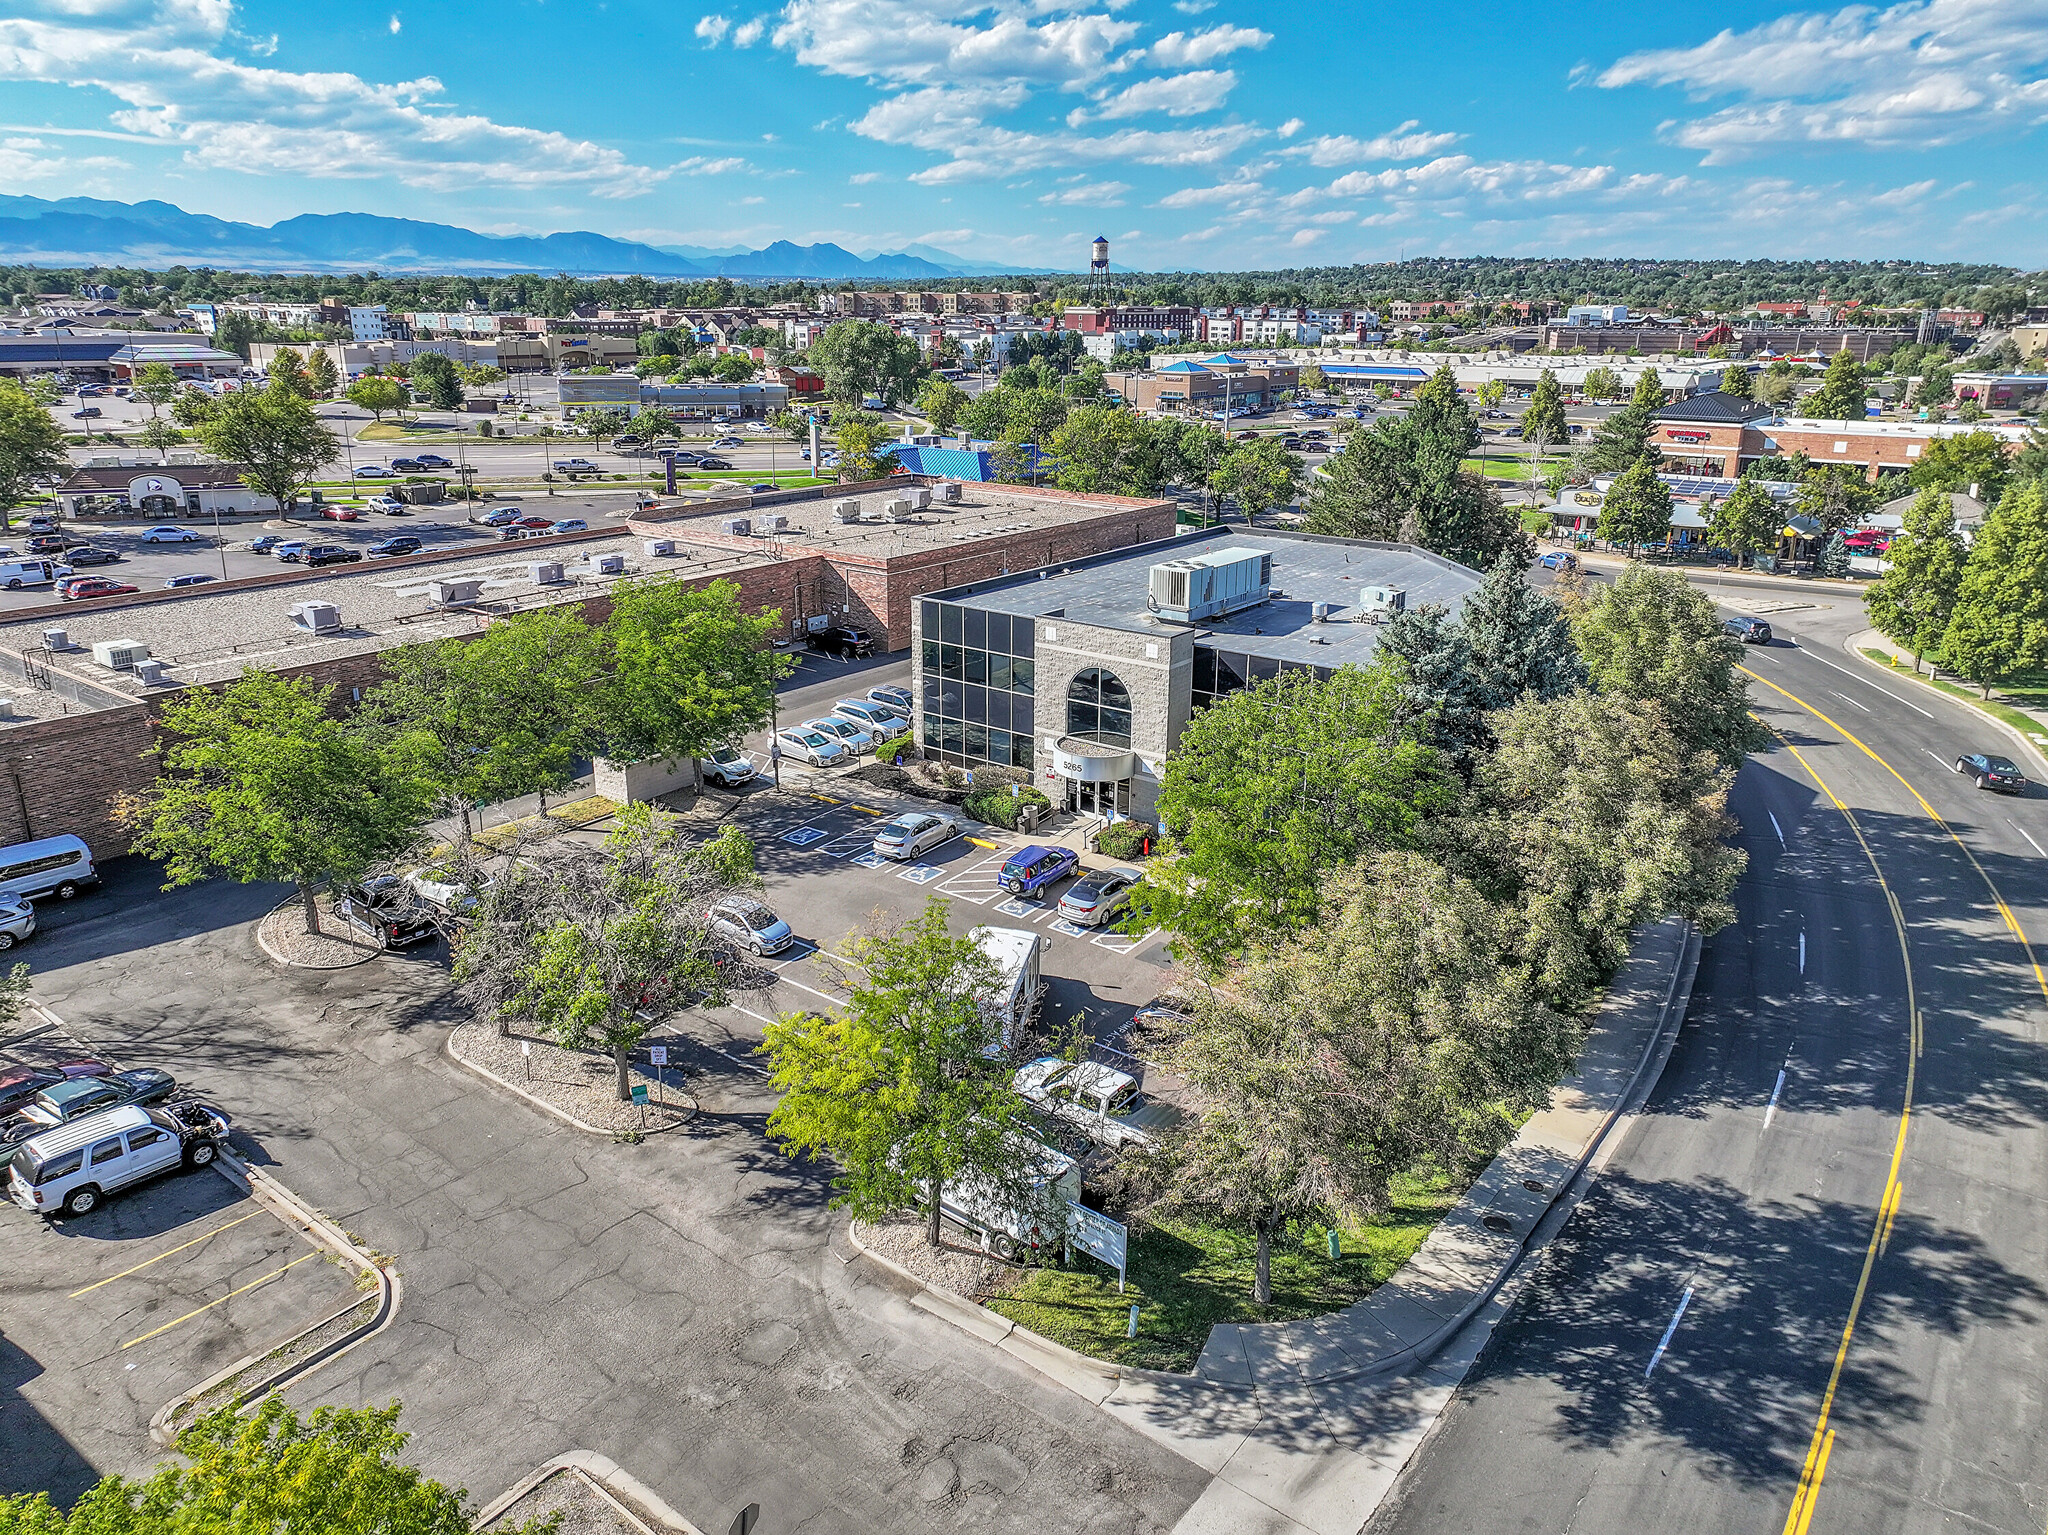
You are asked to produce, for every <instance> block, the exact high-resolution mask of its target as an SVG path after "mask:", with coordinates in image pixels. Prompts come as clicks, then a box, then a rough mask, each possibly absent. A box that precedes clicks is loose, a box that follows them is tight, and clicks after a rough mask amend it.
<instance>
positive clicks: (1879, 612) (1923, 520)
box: [1863, 490, 1965, 672]
mask: <svg viewBox="0 0 2048 1535" xmlns="http://www.w3.org/2000/svg"><path fill="white" fill-rule="evenodd" d="M1903 521H1904V526H1903V527H1902V528H1901V529H1900V531H1899V536H1898V537H1897V538H1895V539H1893V540H1892V541H1891V546H1890V547H1889V548H1887V549H1886V550H1885V556H1884V558H1885V571H1884V574H1883V575H1881V576H1879V577H1878V578H1877V580H1876V581H1874V582H1873V583H1872V584H1871V586H1870V589H1869V590H1868V591H1866V592H1865V593H1864V594H1863V609H1864V611H1865V612H1866V613H1867V614H1868V615H1869V616H1870V622H1871V624H1872V625H1873V626H1874V627H1875V628H1876V629H1877V632H1878V633H1880V634H1882V635H1884V636H1885V638H1887V639H1889V640H1893V641H1896V642H1897V643H1898V644H1901V645H1904V646H1905V647H1906V648H1907V649H1908V650H1910V651H1912V652H1913V669H1914V670H1915V671H1916V672H1917V671H1918V670H1919V669H1920V658H1921V657H1922V656H1923V655H1925V654H1926V653H1927V652H1928V651H1930V650H1939V649H1940V648H1941V639H1942V636H1943V635H1944V634H1946V633H1947V632H1948V624H1949V618H1950V617H1951V615H1953V614H1954V612H1955V605H1956V594H1957V591H1958V590H1959V589H1960V587H1961V586H1962V580H1963V562H1964V556H1965V551H1964V548H1963V541H1962V539H1961V538H1959V537H1958V536H1957V535H1956V517H1955V509H1954V507H1953V506H1952V505H1951V504H1950V502H1949V493H1948V492H1947V491H1942V490H1923V491H1921V492H1920V494H1919V495H1917V496H1915V497H1914V498H1913V504H1912V505H1911V506H1910V507H1908V508H1907V509H1906V515H1905V518H1904V519H1903Z"/></svg>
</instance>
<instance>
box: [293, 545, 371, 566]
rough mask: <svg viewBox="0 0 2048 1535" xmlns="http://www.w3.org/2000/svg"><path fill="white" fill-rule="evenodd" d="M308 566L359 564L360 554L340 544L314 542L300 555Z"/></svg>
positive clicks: (360, 560)
mask: <svg viewBox="0 0 2048 1535" xmlns="http://www.w3.org/2000/svg"><path fill="white" fill-rule="evenodd" d="M302 558H303V559H304V560H305V562H306V564H307V565H309V566H319V565H359V564H361V563H362V558H363V557H362V555H360V554H358V553H357V552H356V551H355V550H353V549H344V548H342V547H341V545H340V544H315V545H314V546H313V547H312V548H310V549H308V550H307V551H306V552H305V554H304V555H303V556H302Z"/></svg>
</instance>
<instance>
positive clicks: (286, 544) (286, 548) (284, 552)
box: [270, 538, 306, 564]
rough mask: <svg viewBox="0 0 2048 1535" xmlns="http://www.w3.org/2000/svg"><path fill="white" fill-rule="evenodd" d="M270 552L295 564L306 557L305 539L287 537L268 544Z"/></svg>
mask: <svg viewBox="0 0 2048 1535" xmlns="http://www.w3.org/2000/svg"><path fill="white" fill-rule="evenodd" d="M270 552H271V554H272V555H273V556H274V557H275V558H277V559H280V560H284V561H287V562H289V563H293V564H296V563H297V562H298V561H300V560H302V559H304V558H305V557H306V541H305V540H304V539H303V538H287V539H283V540H280V541H279V542H277V543H274V544H272V545H271V546H270Z"/></svg>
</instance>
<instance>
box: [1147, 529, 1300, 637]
mask: <svg viewBox="0 0 2048 1535" xmlns="http://www.w3.org/2000/svg"><path fill="white" fill-rule="evenodd" d="M1147 586H1148V591H1147V597H1146V606H1147V607H1149V608H1151V610H1152V611H1153V612H1154V613H1157V614H1158V615H1159V616H1160V617H1161V618H1164V619H1170V620H1172V621H1173V622H1175V623H1183V624H1198V623H1201V622H1203V621H1204V620H1206V619H1211V618H1218V617H1221V616H1222V615H1224V614H1226V613H1236V612H1239V611H1240V610H1242V609H1244V608H1251V607H1257V606H1258V605H1259V604H1260V603H1262V602H1264V601H1265V600H1266V598H1267V596H1268V595H1269V594H1270V593H1271V591H1272V587H1273V556H1272V555H1270V554H1268V553H1266V552H1265V551H1264V550H1263V549H1247V548H1231V549H1218V550H1216V551H1214V552H1213V553H1210V554H1197V555H1193V556H1190V557H1189V558H1187V559H1181V560H1168V561H1166V562H1164V563H1163V564H1159V565H1154V566H1153V567H1152V570H1151V574H1150V577H1149V579H1148V582H1147Z"/></svg>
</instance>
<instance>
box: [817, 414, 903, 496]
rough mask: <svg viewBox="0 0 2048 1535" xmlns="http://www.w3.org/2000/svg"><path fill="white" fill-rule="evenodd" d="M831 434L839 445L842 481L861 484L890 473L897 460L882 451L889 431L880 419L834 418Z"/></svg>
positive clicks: (845, 483)
mask: <svg viewBox="0 0 2048 1535" xmlns="http://www.w3.org/2000/svg"><path fill="white" fill-rule="evenodd" d="M832 436H833V440H834V441H835V442H836V444H837V445H838V448H839V480H840V483H841V484H844V485H860V484H864V483H866V482H867V481H869V480H880V479H886V478H887V477H888V475H889V473H890V470H891V466H892V465H893V464H894V463H895V462H896V460H895V458H894V456H893V455H890V456H885V455H884V454H883V452H882V449H883V448H884V447H885V446H886V445H887V442H888V434H887V433H886V432H884V431H883V429H882V426H881V424H880V423H879V422H876V421H872V420H842V421H835V422H834V423H833V426H832Z"/></svg>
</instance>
